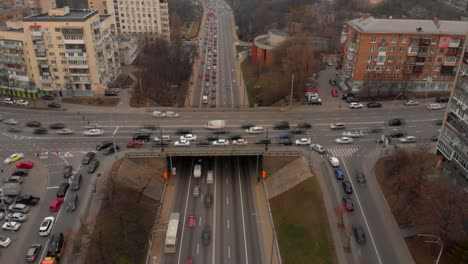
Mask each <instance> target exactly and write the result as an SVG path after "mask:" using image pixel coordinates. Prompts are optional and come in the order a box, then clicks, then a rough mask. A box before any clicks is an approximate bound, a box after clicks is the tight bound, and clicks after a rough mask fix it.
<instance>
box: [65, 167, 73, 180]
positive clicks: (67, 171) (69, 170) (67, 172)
mask: <svg viewBox="0 0 468 264" xmlns="http://www.w3.org/2000/svg"><path fill="white" fill-rule="evenodd" d="M72 175H73V167H72V165H66V166H65V167H63V177H64V178H70V177H71V176H72Z"/></svg>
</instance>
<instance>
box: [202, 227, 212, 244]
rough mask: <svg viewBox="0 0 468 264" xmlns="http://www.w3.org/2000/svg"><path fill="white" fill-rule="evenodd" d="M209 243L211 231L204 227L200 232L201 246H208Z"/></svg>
mask: <svg viewBox="0 0 468 264" xmlns="http://www.w3.org/2000/svg"><path fill="white" fill-rule="evenodd" d="M210 241H211V230H210V227H209V226H205V227H204V228H203V231H202V242H203V245H205V246H206V245H208V244H209V243H210Z"/></svg>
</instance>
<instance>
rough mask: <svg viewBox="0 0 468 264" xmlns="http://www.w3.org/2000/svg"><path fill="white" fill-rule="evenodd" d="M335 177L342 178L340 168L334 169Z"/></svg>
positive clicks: (342, 174)
mask: <svg viewBox="0 0 468 264" xmlns="http://www.w3.org/2000/svg"><path fill="white" fill-rule="evenodd" d="M335 177H336V179H337V180H343V179H344V173H343V170H342V169H340V168H336V169H335Z"/></svg>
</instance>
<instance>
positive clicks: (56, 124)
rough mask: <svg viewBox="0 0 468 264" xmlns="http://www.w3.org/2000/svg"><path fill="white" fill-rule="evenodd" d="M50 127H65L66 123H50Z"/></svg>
mask: <svg viewBox="0 0 468 264" xmlns="http://www.w3.org/2000/svg"><path fill="white" fill-rule="evenodd" d="M49 128H50V129H64V128H65V124H63V123H53V124H51V125H49Z"/></svg>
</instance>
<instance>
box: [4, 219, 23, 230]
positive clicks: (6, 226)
mask: <svg viewBox="0 0 468 264" xmlns="http://www.w3.org/2000/svg"><path fill="white" fill-rule="evenodd" d="M20 227H21V223H18V222H13V221H11V222H10V221H8V222H5V223H4V224H3V225H2V228H3V229H5V230H10V231H18V229H19V228H20Z"/></svg>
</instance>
